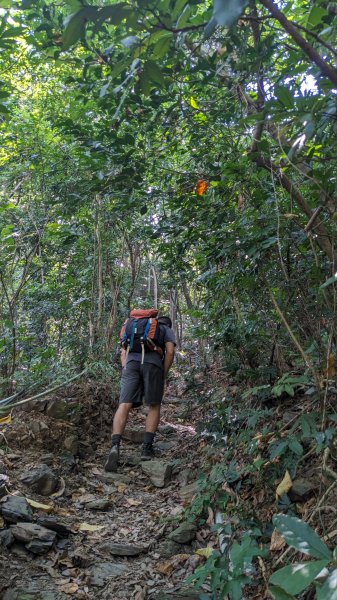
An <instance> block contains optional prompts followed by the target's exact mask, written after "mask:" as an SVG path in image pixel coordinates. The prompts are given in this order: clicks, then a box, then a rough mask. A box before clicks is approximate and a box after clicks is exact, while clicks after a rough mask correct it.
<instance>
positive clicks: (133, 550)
mask: <svg viewBox="0 0 337 600" xmlns="http://www.w3.org/2000/svg"><path fill="white" fill-rule="evenodd" d="M100 550H104V551H105V552H110V554H113V555H114V556H138V555H139V554H142V553H143V552H147V551H148V546H140V545H139V544H131V543H130V544H118V543H117V542H116V543H114V542H109V543H106V544H102V545H101V546H100Z"/></svg>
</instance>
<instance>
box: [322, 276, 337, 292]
mask: <svg viewBox="0 0 337 600" xmlns="http://www.w3.org/2000/svg"><path fill="white" fill-rule="evenodd" d="M336 281H337V273H335V274H334V275H333V276H332V277H330V278H329V279H327V280H326V281H325V282H324V283H323V284H322V285H320V286H319V287H320V289H321V290H322V289H323V288H326V287H328V285H331V284H332V283H335V282H336Z"/></svg>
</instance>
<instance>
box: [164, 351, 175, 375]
mask: <svg viewBox="0 0 337 600" xmlns="http://www.w3.org/2000/svg"><path fill="white" fill-rule="evenodd" d="M174 352H175V348H174V343H173V342H166V344H165V358H164V377H165V379H166V377H167V374H168V372H169V370H170V368H171V365H172V363H173V360H174Z"/></svg>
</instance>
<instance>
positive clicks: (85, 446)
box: [0, 396, 206, 600]
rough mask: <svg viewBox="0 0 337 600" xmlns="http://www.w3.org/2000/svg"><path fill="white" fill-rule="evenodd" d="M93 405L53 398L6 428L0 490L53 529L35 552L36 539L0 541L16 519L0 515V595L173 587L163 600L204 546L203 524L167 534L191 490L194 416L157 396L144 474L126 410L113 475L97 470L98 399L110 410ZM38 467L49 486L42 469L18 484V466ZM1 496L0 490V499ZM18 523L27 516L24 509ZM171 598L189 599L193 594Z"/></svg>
mask: <svg viewBox="0 0 337 600" xmlns="http://www.w3.org/2000/svg"><path fill="white" fill-rule="evenodd" d="M71 404H72V402H71V400H70V405H71ZM99 404H100V405H101V406H102V402H100V403H98V402H95V400H94V399H92V398H91V399H88V401H87V402H86V401H84V403H83V402H82V407H81V413H82V415H83V413H85V414H84V416H83V418H82V417H81V416H80V414H79V412H78V411H77V408H76V407H77V403H76V402H75V403H73V411H72V412H71V413H70V414H69V413H67V411H65V408H66V402H65V401H63V400H62V399H61V400H59V401H58V402H54V403H53V402H52V403H51V405H49V408H48V409H47V413H46V412H45V409H44V411H43V412H36V411H35V410H34V411H32V412H30V411H29V412H26V411H25V412H23V411H22V412H20V413H15V415H14V417H13V422H12V424H11V425H10V426H7V429H6V431H5V434H4V435H5V437H4V439H3V444H2V450H1V457H0V459H1V465H2V469H1V471H2V472H3V473H4V477H3V479H4V480H5V484H6V488H7V490H8V491H9V492H10V494H11V495H14V496H22V497H24V498H26V499H27V498H28V499H29V500H28V501H29V502H30V501H31V500H34V501H36V502H38V503H41V504H44V505H46V506H45V508H42V507H41V508H39V507H38V506H37V507H34V508H33V516H32V520H33V522H35V523H37V524H40V525H42V526H43V527H45V526H46V527H47V528H49V527H51V528H53V529H56V530H58V533H57V535H56V538H55V540H54V543H53V544H52V547H51V549H49V551H48V552H47V553H43V554H36V552H40V551H41V552H42V551H43V552H44V550H43V548H42V550H40V549H39V542H38V541H37V549H36V548H35V550H34V552H31V551H30V550H28V549H27V547H28V546H29V544H27V543H25V541H24V540H21V541H20V539H18V536H16V538H15V539H14V540H13V539H9V538H8V531H9V529H8V526H9V527H10V530H11V531H14V532H15V533H16V534H17V531H16V529H15V528H17V527H18V525H15V524H14V523H13V520H14V521H15V520H16V517H14V518H13V519H11V520H12V525H10V521H8V518H7V517H6V516H5V517H4V518H2V523H1V524H2V527H3V528H5V529H3V530H2V532H3V538H2V543H3V544H4V545H3V547H2V549H1V565H2V566H1V571H0V597H1V598H3V599H4V600H31V599H32V600H33V599H34V600H38V599H39V600H40V599H41V600H59V599H63V598H69V597H70V596H74V597H75V598H102V599H104V598H120V599H125V600H126V599H133V598H135V599H136V600H141V599H144V598H149V599H155V598H161V600H163V599H164V598H165V593H166V592H167V593H168V594H169V593H170V592H174V594H175V595H174V596H171V595H168V597H169V598H171V597H174V598H178V597H180V596H177V595H176V591H177V590H178V589H180V588H181V586H182V582H183V580H184V579H185V577H186V575H187V574H189V573H191V572H192V571H193V570H194V568H195V567H196V566H197V565H198V564H199V562H200V561H201V560H202V558H201V557H200V556H198V555H196V554H195V550H196V549H197V548H199V547H203V546H205V544H206V542H205V540H204V538H203V536H204V535H205V531H204V532H203V531H202V530H199V531H196V529H195V528H194V526H193V525H187V528H185V530H184V527H183V529H182V531H180V530H178V533H177V534H176V535H174V534H173V538H174V539H171V538H170V534H172V532H174V531H175V530H177V528H178V526H179V521H180V518H181V517H182V514H183V512H184V508H185V507H186V506H187V505H188V504H189V503H190V501H191V498H192V496H193V494H194V492H195V486H196V484H195V483H194V482H195V480H196V478H197V473H198V466H199V462H200V454H199V451H200V448H199V442H198V441H197V438H196V435H195V430H194V424H193V423H194V418H193V422H192V420H188V419H186V418H184V416H183V413H184V412H185V408H186V402H184V400H183V399H182V398H177V397H176V398H174V397H170V396H167V398H166V401H165V404H164V406H163V412H162V421H161V426H160V428H159V432H158V434H157V437H156V448H157V451H158V453H159V456H158V458H157V459H156V461H154V462H153V461H151V463H150V462H146V463H145V467H144V468H147V469H148V468H149V465H150V469H151V468H152V467H153V466H155V467H156V473H155V474H154V475H152V474H151V473H150V475H149V474H148V473H145V472H144V471H143V469H142V465H141V463H140V462H139V457H140V449H141V440H142V434H143V426H144V422H145V409H144V408H142V409H139V410H137V411H133V413H132V415H131V417H130V419H129V424H128V425H129V426H128V429H127V430H126V435H125V438H126V439H125V440H124V441H123V444H122V451H121V466H120V467H119V469H118V473H113V474H107V473H105V472H104V469H103V465H104V462H105V458H106V455H107V451H108V449H109V433H108V431H109V428H110V427H109V421H110V415H107V414H102V410H103V411H104V406H105V405H106V408H107V409H108V410H107V412H110V413H111V408H110V407H109V400H108V398H106V401H105V405H104V403H103V409H102V408H101V409H99V408H98V406H99ZM50 407H51V408H50ZM66 413H67V414H66ZM51 415H53V416H51ZM55 417H63V418H55ZM194 417H195V415H194ZM102 437H103V438H104V440H103V441H102ZM41 464H42V465H43V464H44V465H47V467H49V469H50V470H51V472H52V474H53V475H54V476H56V479H57V485H56V486H55V487H56V491H54V492H52V493H49V494H45V491H46V488H45V487H44V486H45V485H46V478H47V479H48V471H46V474H45V475H46V476H45V478H44V480H43V481H42V484H41V481H40V482H39V481H37V482H36V481H35V483H33V482H30V483H27V472H28V474H29V472H30V473H32V472H34V470H36V469H40V468H41V467H40V465H41ZM143 464H144V463H143ZM43 469H45V467H43ZM28 479H29V477H28ZM51 479H53V478H52V475H51ZM24 481H25V483H24ZM153 481H154V482H155V485H154V483H153ZM51 485H52V486H53V481H51ZM47 486H48V481H47ZM159 486H160V487H159ZM51 489H52V487H51V488H50V490H51ZM5 491H6V490H5ZM41 491H42V492H43V494H41ZM3 493H5V492H3ZM7 501H8V496H6V495H5V496H4V497H3V499H2V504H1V506H4V504H6V502H7ZM47 507H49V508H47ZM22 520H26V521H27V519H25V517H24V516H23V517H20V518H19V522H20V521H22ZM4 532H7V533H6V536H5V533H4ZM19 537H20V535H19ZM177 540H178V541H177ZM6 545H7V547H6ZM164 592H165V593H164ZM181 597H182V598H185V597H186V598H191V599H192V598H198V594H195V593H192V592H191V593H187V595H184V594H183V595H182V596H181Z"/></svg>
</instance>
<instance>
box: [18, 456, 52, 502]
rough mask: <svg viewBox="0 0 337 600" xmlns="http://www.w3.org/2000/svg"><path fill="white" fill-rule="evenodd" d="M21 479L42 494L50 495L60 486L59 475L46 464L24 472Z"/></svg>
mask: <svg viewBox="0 0 337 600" xmlns="http://www.w3.org/2000/svg"><path fill="white" fill-rule="evenodd" d="M20 481H22V483H24V484H25V485H28V486H29V487H31V488H32V490H33V491H34V492H35V493H36V494H41V496H49V495H50V494H52V493H53V492H55V490H56V488H57V486H58V477H57V475H55V473H54V472H53V471H52V470H51V468H50V467H49V466H48V465H44V464H41V465H38V466H37V467H36V468H35V469H31V470H30V471H26V472H25V473H23V474H22V475H21V477H20Z"/></svg>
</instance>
